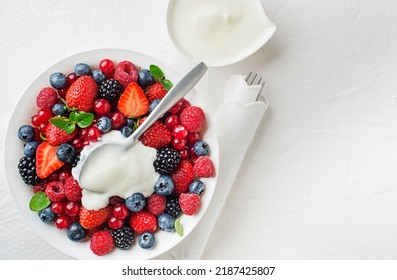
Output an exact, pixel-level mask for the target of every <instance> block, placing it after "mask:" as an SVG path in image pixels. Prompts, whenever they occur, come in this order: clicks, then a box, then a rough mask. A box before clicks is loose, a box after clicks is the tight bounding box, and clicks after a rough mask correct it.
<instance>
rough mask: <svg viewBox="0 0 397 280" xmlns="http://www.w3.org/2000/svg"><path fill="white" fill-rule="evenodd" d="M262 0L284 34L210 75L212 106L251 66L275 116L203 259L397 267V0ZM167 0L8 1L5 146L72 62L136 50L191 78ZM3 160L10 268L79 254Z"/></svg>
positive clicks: (2, 247)
mask: <svg viewBox="0 0 397 280" xmlns="http://www.w3.org/2000/svg"><path fill="white" fill-rule="evenodd" d="M262 2H263V5H264V7H265V10H266V12H267V14H268V16H269V18H270V19H271V20H272V21H273V22H274V23H275V24H276V25H277V27H278V29H277V32H276V34H275V36H274V37H273V38H272V40H271V41H270V43H268V44H267V45H266V46H265V47H264V48H263V49H261V50H260V51H259V52H257V53H256V54H255V55H254V56H252V57H250V58H248V59H246V60H245V61H243V62H241V63H238V64H235V65H232V66H228V67H223V68H217V69H210V72H209V78H208V91H209V97H208V101H209V102H211V103H210V104H209V108H210V109H212V110H214V109H215V108H216V106H217V105H218V104H219V102H220V100H221V96H222V92H223V87H224V84H225V82H226V80H227V79H228V77H229V76H230V75H231V74H235V73H239V74H242V73H246V72H248V71H250V70H254V71H257V72H259V73H261V74H262V75H263V76H265V77H266V81H267V85H266V94H267V96H268V99H269V101H270V103H271V108H270V113H269V115H268V116H267V119H266V120H265V121H264V122H263V123H262V125H261V127H260V128H259V131H258V133H257V138H256V141H255V142H254V144H253V146H252V147H251V149H250V151H249V153H248V154H247V157H246V160H245V162H244V166H243V167H242V169H241V170H240V172H239V175H238V179H237V181H236V183H235V185H234V188H233V191H232V194H231V196H230V198H229V199H228V202H227V204H226V205H225V208H224V210H223V212H222V213H221V216H220V219H219V222H218V224H217V226H216V228H215V229H214V232H213V235H212V237H211V239H210V241H209V243H208V246H207V248H206V253H205V255H204V257H205V258H207V259H397V219H396V217H397V172H396V170H397V1H393V0H379V1H376V0H350V1H342V0H334V1H326V0H296V1H290V0H286V1H278V0H266V1H265V0H263V1H262ZM166 4H167V2H166V1H165V0H161V1H159V0H146V1H143V0H140V1H127V0H123V1H106V0H96V1H50V0H46V1H44V0H43V1H8V0H0V65H1V66H0V77H1V89H0V91H1V101H0V114H1V117H0V125H1V130H0V133H1V135H0V136H1V137H0V139H1V141H2V143H4V136H5V129H6V126H7V122H8V118H9V115H10V114H11V112H12V108H13V106H14V104H15V103H16V101H17V99H18V98H19V96H20V95H21V94H22V93H23V91H24V89H25V88H26V87H27V86H28V85H29V83H30V82H31V81H32V80H33V79H34V78H35V77H36V76H37V75H38V74H39V73H41V72H42V71H43V70H44V69H46V68H47V67H48V66H50V65H52V64H53V63H55V62H57V61H58V60H60V59H61V58H64V57H65V56H68V55H71V54H74V53H77V52H80V51H83V50H88V49H94V48H103V47H116V48H127V49H132V50H135V51H138V52H144V53H147V54H148V55H151V56H154V57H156V58H159V59H162V60H164V61H166V62H168V64H170V65H174V66H175V67H176V68H178V69H179V70H180V71H181V72H184V71H186V70H188V69H190V68H191V66H192V63H190V62H188V61H187V60H186V59H184V58H183V57H182V56H181V55H180V54H179V53H178V52H177V51H176V49H175V48H174V47H173V46H172V44H171V42H170V40H169V38H168V35H167V32H166V27H165V8H166ZM21 113H23V112H21ZM236 149H238V147H236ZM3 153H4V150H3V145H1V154H2V158H3ZM0 164H1V166H0V209H1V211H0V259H64V258H67V257H66V256H64V255H63V254H61V253H59V252H58V251H56V250H55V249H52V248H51V247H49V246H48V245H46V243H45V242H43V241H42V240H41V239H39V238H38V237H37V235H36V234H35V233H33V232H32V231H31V230H30V228H29V227H28V226H27V225H26V224H25V223H24V221H23V220H22V217H21V216H20V215H19V214H18V211H17V208H16V207H15V206H14V204H13V200H12V197H11V194H10V192H9V188H8V185H7V182H6V178H5V174H4V172H5V171H4V166H3V165H4V164H7V163H4V161H3V160H2V161H1V163H0ZM11 187H12V186H11Z"/></svg>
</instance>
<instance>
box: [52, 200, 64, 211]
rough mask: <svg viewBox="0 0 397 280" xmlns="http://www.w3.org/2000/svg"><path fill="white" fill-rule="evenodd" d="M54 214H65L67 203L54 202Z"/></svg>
mask: <svg viewBox="0 0 397 280" xmlns="http://www.w3.org/2000/svg"><path fill="white" fill-rule="evenodd" d="M51 209H52V212H54V213H55V214H61V213H64V212H65V202H63V201H57V202H53V203H52V205H51Z"/></svg>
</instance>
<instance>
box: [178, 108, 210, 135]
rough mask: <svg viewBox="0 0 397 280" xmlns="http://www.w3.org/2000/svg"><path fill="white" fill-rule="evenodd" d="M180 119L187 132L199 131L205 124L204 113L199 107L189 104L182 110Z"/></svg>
mask: <svg viewBox="0 0 397 280" xmlns="http://www.w3.org/2000/svg"><path fill="white" fill-rule="evenodd" d="M180 120H181V124H182V125H183V126H184V127H185V128H186V129H187V130H188V131H189V132H199V131H200V130H201V129H202V128H203V127H204V125H205V114H204V111H203V110H202V109H201V108H200V107H196V106H190V107H187V108H185V109H184V110H183V111H182V113H181V115H180Z"/></svg>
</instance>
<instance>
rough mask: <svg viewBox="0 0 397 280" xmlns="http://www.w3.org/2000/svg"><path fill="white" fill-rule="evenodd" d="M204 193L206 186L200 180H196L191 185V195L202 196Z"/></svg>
mask: <svg viewBox="0 0 397 280" xmlns="http://www.w3.org/2000/svg"><path fill="white" fill-rule="evenodd" d="M204 191H205V185H204V183H203V182H201V181H200V180H194V181H193V182H191V183H190V185H189V192H190V193H196V194H202V193H203V192H204Z"/></svg>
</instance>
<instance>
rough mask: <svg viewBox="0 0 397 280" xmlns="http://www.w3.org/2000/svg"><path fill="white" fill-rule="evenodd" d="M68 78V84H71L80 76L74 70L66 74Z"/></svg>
mask: <svg viewBox="0 0 397 280" xmlns="http://www.w3.org/2000/svg"><path fill="white" fill-rule="evenodd" d="M66 79H67V80H68V84H69V86H70V85H71V84H73V83H74V82H75V81H76V80H77V79H78V76H77V75H76V73H74V72H72V73H70V74H69V75H67V76H66Z"/></svg>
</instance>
